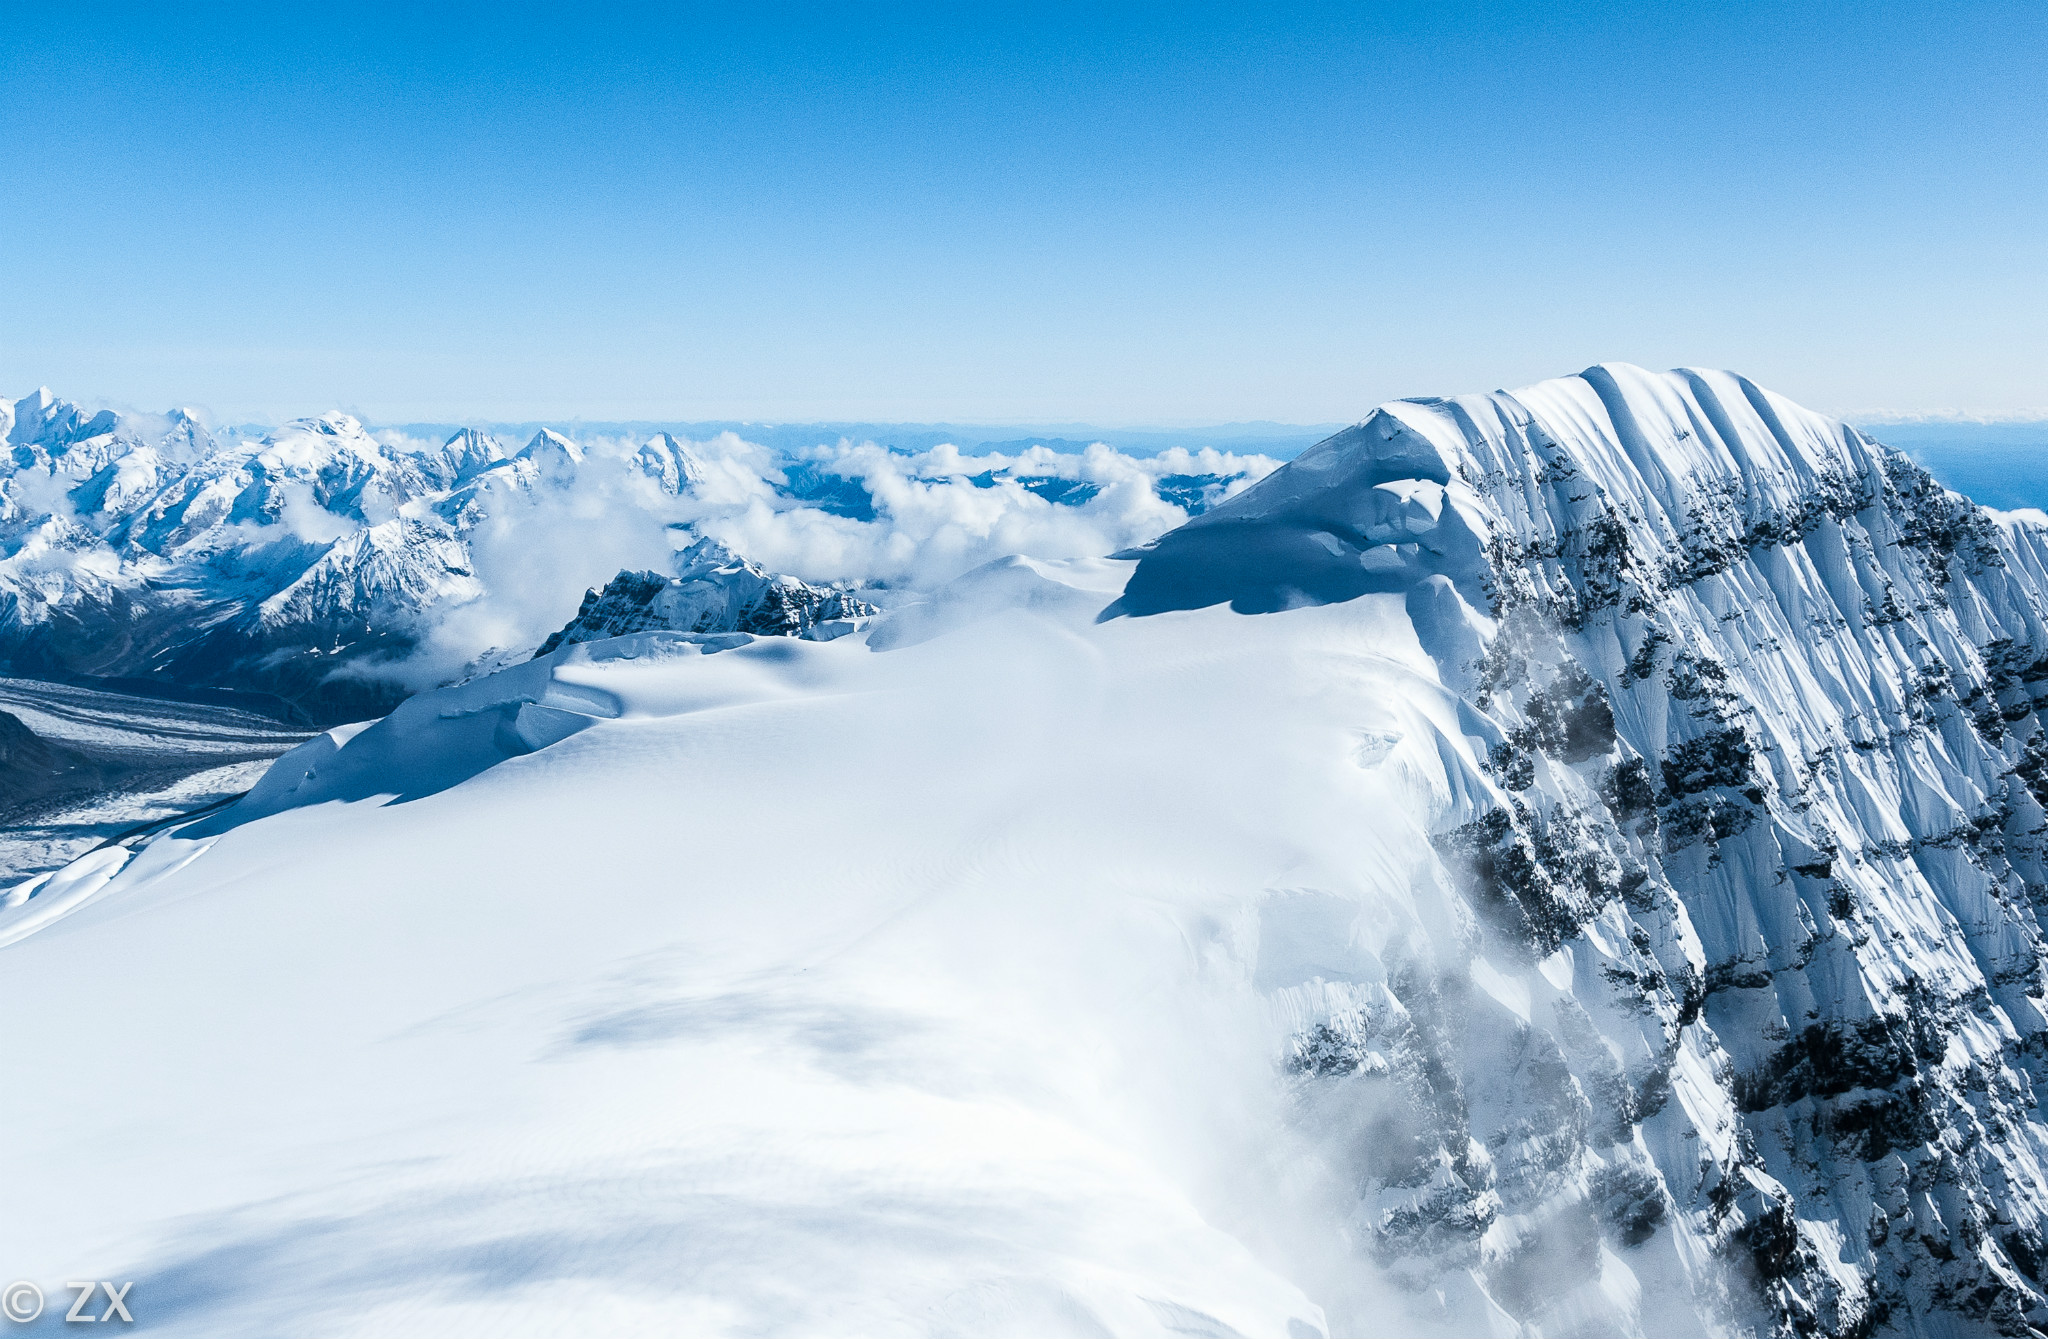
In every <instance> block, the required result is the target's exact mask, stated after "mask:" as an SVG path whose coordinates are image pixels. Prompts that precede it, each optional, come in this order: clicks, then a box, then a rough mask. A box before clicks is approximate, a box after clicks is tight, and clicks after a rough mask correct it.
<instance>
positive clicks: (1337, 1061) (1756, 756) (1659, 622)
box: [1123, 366, 2048, 1334]
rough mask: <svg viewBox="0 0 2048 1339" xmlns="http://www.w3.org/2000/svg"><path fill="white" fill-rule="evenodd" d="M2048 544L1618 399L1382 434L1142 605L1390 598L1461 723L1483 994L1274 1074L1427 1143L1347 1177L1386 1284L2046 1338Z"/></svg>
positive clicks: (1755, 411)
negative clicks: (1470, 772) (1462, 1281)
mask: <svg viewBox="0 0 2048 1339" xmlns="http://www.w3.org/2000/svg"><path fill="white" fill-rule="evenodd" d="M2044 540H2048V533H2044V531H2043V530H2042V528H2041V527H2039V526H2036V525H2031V524H2028V523H2026V522H2023V521H2018V520H2015V519H2012V518H1997V517H1993V516H1992V515H1990V514H1988V513H1985V512H1983V511H1981V510H1979V509H1977V508H1975V507H1972V506H1971V505H1970V504H1969V503H1968V502H1967V501H1965V500H1964V499H1961V498H1959V497H1957V496H1955V495H1953V494H1949V493H1946V492H1944V491H1943V490H1942V489H1940V488H1939V487H1938V486H1937V485H1935V484H1934V482H1933V481H1932V480H1931V479H1930V478H1929V477H1928V476H1927V475H1926V474H1925V473H1924V472H1923V471H1921V470H1919V469H1918V468H1917V467H1915V466H1914V465H1912V464H1911V463H1910V462H1909V461H1907V460H1905V459H1904V458H1903V457H1901V456H1898V455H1895V454H1893V453H1891V452H1888V451H1886V450H1885V449H1884V448H1882V447H1880V446H1878V445H1876V444H1875V443H1873V442H1871V441H1870V440H1869V439H1868V438H1866V437H1864V436H1863V435H1862V434H1860V433H1858V432H1856V431H1855V430H1853V429H1850V428H1848V427H1845V426H1844V425H1842V424H1840V423H1836V422H1834V421H1832V420H1829V419H1826V418H1823V417H1821V416H1819V415H1815V414H1812V413H1809V412H1806V411H1804V410H1802V409H1800V408H1799V407H1798V406H1796V405H1793V404H1791V403H1789V402H1787V401H1785V400H1783V399H1782V398H1780V397H1778V396H1774V395H1772V394H1770V393H1769V392H1767V391H1763V390H1761V389H1759V388H1758V387H1756V386H1754V385H1752V384H1751V383H1749V382H1747V381H1745V380H1743V379H1741V378H1738V377H1735V376H1732V375H1729V374H1726V373H1716V372H1693V371H1679V372H1671V373H1665V374H1661V375H1653V374H1650V373H1647V372H1644V371H1642V370H1641V369H1638V368H1632V367H1626V366H1614V367H1596V368H1593V369H1591V370H1589V371H1588V372H1586V373H1585V374H1584V375H1582V376H1578V377H1570V378H1564V379H1561V380H1557V381H1551V382H1545V383H1542V384H1540V385H1537V386H1534V387H1530V388H1528V389H1526V390H1521V391H1517V392H1514V393H1512V394H1509V393H1497V394H1493V395H1482V396H1461V397H1457V398H1455V399H1448V400H1423V401H1402V402H1398V403H1395V404H1390V405H1386V406H1384V407H1382V408H1381V409H1380V410H1378V411H1376V412H1375V413H1374V414H1373V415H1372V416H1371V417H1370V418H1368V419H1367V420H1366V421H1365V422H1363V423H1361V424H1359V425H1358V426H1357V427H1355V428H1352V429H1350V430H1348V431H1346V432H1344V433H1340V434H1339V435H1337V436H1336V437H1333V438H1331V439H1330V440H1328V441H1326V442H1324V443H1323V444H1321V445H1320V446H1318V447H1316V448H1314V449H1313V450H1312V451H1310V452H1308V453H1306V454H1304V455H1303V456H1302V457H1301V458H1300V459H1299V460H1298V461H1296V462H1295V463H1294V464H1293V465H1290V466H1288V467H1287V468H1285V469H1283V470H1281V471H1280V472H1279V473H1277V474H1275V475H1273V476H1272V477H1271V478H1269V479H1267V480H1266V481H1264V482H1263V483H1261V484H1259V485H1257V486H1255V487H1254V488H1252V489H1250V490H1248V491H1247V492H1246V493H1244V494H1243V495H1242V496H1241V497H1239V498H1237V499H1236V500H1234V501H1233V502H1230V503H1227V504H1225V505H1224V506H1222V507H1219V508H1218V509H1216V510H1215V511H1213V512H1211V513H1210V514H1208V515H1206V516H1204V517H1201V518H1199V519H1198V520H1196V521H1195V522H1192V523H1190V524H1189V525H1188V526H1187V527H1185V528H1183V529H1182V530H1181V531H1178V532H1175V533H1174V534H1171V535H1168V536H1167V537H1165V538H1164V539H1163V540H1162V541H1161V542H1160V543H1159V544H1158V545H1157V546H1156V547H1155V548H1154V549H1153V550H1151V551H1150V552H1149V553H1148V554H1147V555H1146V556H1145V558H1144V561H1143V562H1142V563H1141V564H1140V566H1139V569H1138V572H1137V575H1136V576H1135V577H1134V578H1133V580H1132V582H1131V583H1130V587H1129V589H1128V591H1127V593H1126V596H1125V599H1124V601H1123V607H1124V608H1125V609H1126V610H1128V611H1130V612H1139V613H1144V612H1153V611H1158V610H1164V609H1169V608H1177V607H1195V606H1199V605H1202V604H1207V603H1211V602H1214V601H1216V600H1220V599H1228V600H1231V601H1232V602H1233V603H1234V604H1235V606H1236V607H1238V608H1239V609H1241V610H1247V611H1264V610H1278V609H1285V608H1287V607H1290V606H1292V605H1295V604H1300V603H1314V602H1320V601H1322V600H1327V599H1347V598H1350V597H1352V596H1353V595H1356V594H1360V593H1365V592H1369V591H1380V592H1390V593H1391V592H1401V593H1403V594H1404V595H1405V597H1406V601H1407V605H1408V609H1409V612H1410V616H1411V619H1412V621H1413V622H1414V624H1415V627H1416V631H1417V635H1418V638H1419V639H1420V640H1421V641H1422V643H1423V645H1424V646H1425V647H1426V648H1427V649H1428V650H1429V651H1430V652H1431V654H1432V655H1433V656H1434V658H1435V659H1436V660H1437V662H1438V666H1439V672H1440V674H1441V676H1442V678H1443V680H1444V682H1445V683H1446V684H1447V685H1449V686H1451V687H1453V688H1454V689H1456V690H1457V691H1459V692H1460V693H1462V694H1463V695H1464V696H1465V698H1466V700H1467V701H1468V702H1469V704H1470V705H1471V707H1472V708H1473V709H1474V711H1473V714H1472V719H1471V721H1470V730H1471V732H1472V733H1473V734H1475V735H1476V736H1478V737H1480V738H1481V739H1482V741H1483V742H1484V743H1485V745H1486V747H1485V750H1484V751H1485V753H1486V756H1487V757H1488V766H1487V767H1486V768H1485V769H1484V774H1483V775H1479V776H1474V777H1470V778H1468V779H1467V783H1466V789H1465V791H1464V793H1463V794H1462V795H1461V796H1460V797H1459V799H1458V801H1457V802H1456V803H1455V804H1453V805H1451V806H1449V808H1448V809H1447V810H1446V811H1445V812H1444V813H1443V814H1441V815H1439V817H1438V819H1437V831H1438V834H1439V835H1438V837H1437V842H1438V846H1439V850H1440V852H1441V853H1442V855H1443V856H1444V858H1445V860H1446V861H1447V863H1448V864H1449V865H1450V866H1451V867H1452V868H1453V869H1454V870H1456V871H1457V872H1458V874H1459V877H1460V886H1461V888H1462V890H1463V892H1464V894H1465V896H1466V897H1467V898H1469V899H1470V902H1471V905H1472V907H1473V908H1474V910H1475V912H1476V913H1477V921H1476V923H1477V925H1478V926H1479V927H1481V929H1480V932H1479V935H1478V950H1477V954H1476V956H1475V957H1473V958H1472V959H1471V960H1470V961H1469V962H1458V961H1449V962H1445V961H1437V962H1434V963H1431V964H1429V965H1428V966H1427V967H1426V968H1421V969H1415V970H1413V971H1410V970H1409V968H1408V967H1406V966H1403V965H1397V964H1390V965H1389V972H1390V976H1391V978H1392V980H1393V981H1394V982H1395V983H1396V984H1394V985H1393V986H1392V987H1390V988H1389V989H1388V990H1383V991H1381V992H1379V993H1378V994H1377V995H1375V996H1373V997H1372V998H1346V999H1344V1000H1342V1001H1340V1002H1338V1003H1337V1004H1335V1005H1333V1007H1332V1008H1330V1009H1329V1010H1327V1011H1326V1016H1325V1017H1324V1018H1322V1020H1321V1021H1319V1022H1317V1023H1316V1024H1315V1025H1314V1027H1313V1028H1311V1029H1310V1030H1309V1031H1307V1032H1305V1033H1304V1034H1303V1040H1302V1042H1301V1043H1300V1046H1301V1049H1300V1051H1299V1053H1298V1058H1297V1063H1298V1068H1299V1069H1300V1071H1301V1073H1302V1074H1303V1076H1304V1077H1303V1083H1304V1085H1305V1087H1306V1089H1307V1090H1308V1091H1309V1094H1310V1095H1309V1097H1308V1098H1307V1100H1308V1101H1309V1102H1310V1103H1311V1105H1312V1108H1313V1109H1314V1110H1316V1111H1318V1112H1321V1113H1324V1114H1325V1115H1327V1114H1328V1113H1329V1112H1331V1111H1333V1110H1338V1111H1340V1110H1342V1109H1344V1108H1345V1107H1346V1106H1347V1105H1357V1106H1360V1107H1371V1108H1373V1109H1380V1108H1381V1107H1383V1106H1384V1105H1385V1104H1388V1103H1390V1102H1391V1104H1392V1105H1393V1107H1394V1108H1395V1109H1397V1110H1399V1111H1401V1112H1403V1113H1404V1118H1405V1119H1407V1120H1408V1121H1410V1122H1411V1124H1410V1125H1409V1126H1407V1127H1404V1128H1405V1129H1407V1131H1408V1132H1407V1134H1406V1135H1404V1139H1403V1140H1402V1141H1397V1142H1396V1143H1395V1144H1393V1145H1392V1146H1390V1147H1383V1148H1381V1149H1380V1150H1378V1151H1376V1152H1370V1153H1368V1154H1366V1155H1365V1156H1364V1157H1363V1159H1362V1166H1361V1168H1360V1170H1361V1172H1362V1174H1363V1177H1364V1182H1365V1192H1364V1194H1363V1195H1362V1196H1361V1199H1360V1202H1359V1223H1360V1228H1361V1231H1362V1232H1363V1233H1364V1235H1365V1236H1366V1237H1367V1238H1368V1239H1369V1240H1370V1241H1371V1243H1372V1245H1373V1249H1374V1251H1375V1252H1376V1253H1377V1254H1378V1255H1380V1256H1381V1258H1383V1259H1385V1260H1387V1261H1390V1262H1392V1263H1393V1264H1394V1266H1395V1267H1396V1269H1397V1270H1399V1271H1401V1272H1403V1273H1405V1274H1407V1275H1409V1276H1411V1277H1412V1278H1413V1279H1414V1281H1415V1282H1416V1284H1417V1285H1418V1286H1436V1285H1439V1284H1440V1282H1441V1280H1442V1279H1444V1278H1445V1277H1446V1276H1452V1277H1469V1278H1471V1279H1474V1280H1477V1281H1478V1283H1479V1285H1480V1286H1481V1287H1483V1288H1485V1289H1486V1290H1487V1291H1488V1294H1489V1296H1490V1298H1491V1300H1492V1301H1493V1302H1494V1303H1496V1304H1498V1305H1500V1306H1502V1307H1504V1308H1506V1309H1507V1310H1508V1311H1509V1312H1510V1313H1511V1314H1513V1315H1515V1316H1516V1317H1517V1318H1518V1319H1519V1320H1521V1321H1522V1322H1524V1323H1527V1324H1531V1325H1535V1326H1540V1327H1542V1328H1543V1332H1545V1333H1549V1332H1552V1329H1553V1327H1556V1326H1560V1325H1562V1326H1566V1327H1569V1326H1570V1325H1572V1324H1576V1323H1578V1322H1577V1321H1576V1320H1575V1319H1574V1318H1575V1317H1584V1316H1585V1315H1587V1314H1588V1313H1587V1311H1586V1308H1587V1307H1589V1306H1590V1307H1592V1309H1593V1311H1595V1312H1600V1311H1602V1309H1603V1308H1605V1310H1606V1312H1607V1313H1609V1314H1610V1318H1612V1313H1613V1312H1614V1311H1615V1307H1614V1306H1613V1305H1611V1304H1610V1303H1609V1302H1603V1301H1602V1300H1601V1299H1602V1298H1603V1297H1606V1296H1608V1293H1611V1292H1612V1289H1611V1287H1610V1286H1609V1285H1611V1283H1612V1278H1611V1275H1612V1273H1613V1271H1614V1269H1615V1268H1616V1267H1617V1263H1616V1262H1619V1266H1620V1267H1622V1268H1626V1269H1628V1270H1630V1271H1632V1272H1633V1274H1634V1276H1635V1278H1636V1280H1637V1282H1638V1283H1640V1284H1642V1285H1643V1286H1644V1287H1645V1288H1646V1289H1648V1290H1649V1293H1652V1294H1654V1293H1655V1292H1656V1291H1657V1290H1658V1289H1660V1288H1661V1289H1664V1290H1667V1292H1675V1293H1677V1294H1679V1295H1681V1296H1682V1295H1684V1294H1688V1293H1689V1294H1691V1296H1692V1297H1693V1298H1695V1299H1697V1301H1698V1305H1699V1314H1701V1315H1703V1316H1705V1317H1708V1318H1709V1319H1711V1318H1712V1317H1714V1316H1720V1317H1722V1318H1723V1319H1724V1320H1726V1321H1728V1322H1730V1323H1737V1324H1743V1323H1753V1324H1757V1325H1760V1326H1762V1327H1763V1328H1766V1329H1783V1330H1786V1331H1788V1332H1789V1331H1796V1332H1803V1333H1814V1332H1818V1333H1828V1334H1840V1333H1852V1332H1863V1331H1864V1330H1865V1329H1868V1328H1872V1327H1875V1328H1883V1327H1884V1326H1886V1325H1890V1326H1894V1327H1896V1328H1898V1329H1900V1330H1902V1331H1910V1330H1914V1329H1916V1328H1917V1327H1950V1326H1953V1327H1956V1328H1955V1329H1954V1330H1953V1331H1952V1332H1955V1333H1994V1332H1995V1333H2006V1334H2018V1333H2023V1332H2024V1326H2025V1325H2026V1324H2028V1323H2031V1324H2034V1325H2037V1326H2038V1325H2041V1324H2043V1323H2044V1322H2048V1304H2044V1302H2043V1299H2042V1293H2041V1290H2042V1284H2043V1277H2042V1274H2041V1271H2042V1269H2043V1267H2044V1265H2048V1253H2044V1241H2048V1239H2044V1227H2048V1222H2044V1214H2048V1176H2044V1165H2043V1164H2044V1160H2048V1124H2044V1121H2043V1118H2042V1115H2041V1113H2040V1111H2039V1110H2038V1108H2037V1105H2036V1094H2035V1091H2034V1086H2033V1085H2034V1083H2035V1081H2036V1078H2037V1077H2038V1075H2039V1073H2040V1066H2041V1064H2042V1063H2043V1056H2044V1054H2048V1017H2044V1012H2043V1005H2042V997H2043V990H2044V984H2048V978H2044V976H2043V971H2042V958H2043V946H2042V933H2041V926H2040V923H2039V920H2038V919H2037V917H2038V915H2039V912H2040V909H2041V907H2042V904H2043V899H2044V897H2048V871H2044V866H2043V832H2044V813H2043V807H2042V805H2043V801H2044V800H2048V748H2044V744H2048V740H2044V737H2043V734H2042V731H2041V728H2040V718H2039V714H2038V713H2039V704H2040V694H2041V693H2042V692H2043V691H2044V687H2043V686H2044V685H2048V634H2044V628H2043V610H2044V608H2048V583H2044V581H2043V579H2042V576H2043V565H2042V558H2041V553H2042V548H2043V544H2044ZM1503 964H1518V965H1516V966H1512V967H1504V966H1503ZM1404 971H1408V972H1409V974H1408V975H1405V976H1404V975H1403V972H1404ZM1504 1056H1505V1057H1508V1058H1509V1060H1510V1063H1507V1064H1503V1063H1501V1062H1502V1058H1503V1057H1504ZM1567 1072H1568V1073H1569V1078H1568V1079H1567V1078H1566V1077H1565V1075H1566V1074H1567ZM1616 1187H1622V1189H1621V1190H1616V1189H1615V1188H1616ZM1658 1224H1665V1226H1657V1225H1658ZM1636 1238H1640V1240H1637V1239H1636ZM1560 1240H1565V1241H1567V1242H1568V1243H1572V1244H1571V1245H1570V1246H1569V1248H1568V1249H1567V1248H1563V1247H1560V1246H1559V1245H1558V1242H1559V1241H1560ZM1596 1246H1597V1249H1596ZM1532 1262H1534V1263H1532ZM1532 1271H1534V1273H1532ZM1539 1275H1540V1278H1539V1277H1538V1276H1539ZM1574 1285H1576V1290H1575V1288H1574ZM1603 1287H1606V1288H1608V1293H1603V1292H1602V1291H1601V1290H1602V1288H1603ZM1671 1300H1672V1298H1671V1297H1670V1296H1668V1295H1667V1296H1666V1297H1665V1298H1664V1299H1663V1301H1664V1303H1665V1304H1667V1305H1668V1304H1669V1303H1670V1302H1671ZM1622 1310H1623V1311H1626V1308H1622ZM1588 1323H1592V1322H1588ZM1600 1323H1605V1322H1600ZM1596 1327H1597V1326H1596Z"/></svg>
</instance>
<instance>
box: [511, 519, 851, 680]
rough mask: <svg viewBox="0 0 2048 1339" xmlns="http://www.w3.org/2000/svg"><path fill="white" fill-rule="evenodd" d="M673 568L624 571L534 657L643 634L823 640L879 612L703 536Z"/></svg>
mask: <svg viewBox="0 0 2048 1339" xmlns="http://www.w3.org/2000/svg"><path fill="white" fill-rule="evenodd" d="M674 565H675V569H676V575H674V576H673V577H665V576H663V575H662V574H660V573H659V572H634V571H630V570H629V571H622V572H620V573H619V574H618V575H617V576H615V577H613V578H612V579H611V580H610V581H608V582H606V583H605V584H604V585H603V586H602V587H593V588H592V589H591V590H590V591H589V592H588V593H586V594H585V595H584V597H583V605H582V607H581V608H579V609H578V610H577V611H576V617H575V618H573V619H571V620H570V621H569V622H568V624H567V625H565V626H564V627H563V628H562V630H561V631H559V632H557V633H555V634H554V635H553V636H552V637H550V638H548V639H547V641H546V642H544V643H542V645H541V647H540V649H539V650H538V651H536V652H535V653H534V654H535V656H544V655H547V654H548V653H549V652H551V651H554V650H557V649H559V648H561V647H563V646H569V645H574V644H576V643H580V642H591V641H601V640H604V639H605V638H608V637H621V636H626V635H628V634H631V633H636V632H647V631H650V630H667V631H672V632H687V633H745V634H748V635H750V636H756V637H800V638H803V639H805V640H808V641H830V640H832V639H833V638H835V637H839V636H843V635H845V634H846V633H849V632H853V631H856V630H857V629H859V628H860V627H861V626H863V625H864V624H865V622H866V620H867V619H869V618H871V617H873V616H874V615H875V614H876V613H878V612H879V611H878V610H877V609H876V608H875V606H873V605H871V604H869V603H867V602H866V601H864V600H861V599H859V598H857V597H856V596H854V595H853V594H851V593H850V592H848V591H844V590H839V589H837V588H834V587H830V586H814V585H812V584H810V583H809V582H807V581H803V580H801V579H799V578H797V577H793V576H788V575H785V574H783V573H777V572H770V571H768V569H767V568H765V567H763V566H761V564H759V563H757V562H754V561H753V560H752V559H749V558H746V557H743V556H742V555H741V554H739V553H738V552H736V551H735V550H733V549H732V548H731V547H729V546H728V545H726V544H724V543H722V542H720V541H719V540H716V539H713V538H710V537H708V536H707V537H705V538H703V539H699V540H697V541H696V542H695V543H693V544H691V545H689V546H688V547H687V548H684V549H680V550H678V551H677V553H676V555H675V562H674Z"/></svg>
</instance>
